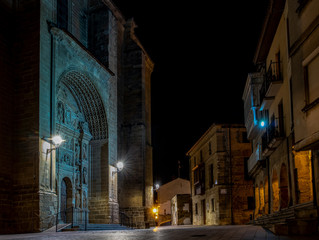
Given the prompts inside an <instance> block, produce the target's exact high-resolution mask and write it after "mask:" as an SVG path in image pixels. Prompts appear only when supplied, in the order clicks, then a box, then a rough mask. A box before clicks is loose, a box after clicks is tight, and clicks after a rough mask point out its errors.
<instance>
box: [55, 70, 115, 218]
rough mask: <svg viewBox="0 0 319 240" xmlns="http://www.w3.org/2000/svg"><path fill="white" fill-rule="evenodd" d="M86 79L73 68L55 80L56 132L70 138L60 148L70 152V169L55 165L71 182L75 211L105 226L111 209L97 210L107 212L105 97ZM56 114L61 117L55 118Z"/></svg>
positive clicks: (106, 124) (107, 146)
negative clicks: (85, 214) (83, 213)
mask: <svg viewBox="0 0 319 240" xmlns="http://www.w3.org/2000/svg"><path fill="white" fill-rule="evenodd" d="M88 76H89V75H86V74H84V73H82V72H80V71H77V70H73V69H72V70H69V71H67V72H65V73H64V74H62V75H61V77H60V79H59V81H58V84H57V98H58V100H57V103H56V107H57V116H56V120H57V122H56V125H57V132H59V131H60V132H61V133H62V134H65V136H67V137H68V138H69V139H71V140H70V141H66V142H67V143H68V142H70V143H68V144H66V145H65V146H63V145H61V146H60V148H59V151H60V152H61V151H64V154H65V153H70V156H71V157H70V159H71V161H70V162H71V164H70V165H71V166H73V168H70V167H68V166H65V165H63V164H60V163H61V162H62V161H59V164H58V166H59V167H62V168H64V169H62V170H63V171H64V172H66V173H67V174H68V176H70V177H71V178H72V179H73V185H74V194H73V204H74V207H75V210H76V211H79V212H84V211H86V210H90V214H89V216H88V217H89V222H91V223H108V221H110V219H111V218H110V214H111V213H110V212H111V211H110V210H109V211H103V213H100V214H98V209H100V208H103V209H110V207H109V199H108V197H107V196H108V188H109V181H108V179H109V178H108V168H109V161H108V159H109V153H108V149H109V144H108V123H107V117H106V108H105V102H106V99H105V96H106V95H103V94H104V92H103V89H102V90H101V92H100V93H101V94H102V95H100V93H99V91H98V90H97V88H96V86H95V84H94V83H95V82H94V79H93V80H91V78H89V77H88ZM102 96H103V97H104V98H102ZM59 107H60V108H61V109H59ZM68 111H69V112H68ZM59 113H61V116H58V114H59ZM62 113H63V114H62ZM69 116H71V117H69ZM68 145H70V146H71V147H68ZM63 148H67V149H63ZM65 159H66V160H68V159H69V158H67V157H66V158H65ZM95 215H99V216H95ZM82 217H83V216H82Z"/></svg>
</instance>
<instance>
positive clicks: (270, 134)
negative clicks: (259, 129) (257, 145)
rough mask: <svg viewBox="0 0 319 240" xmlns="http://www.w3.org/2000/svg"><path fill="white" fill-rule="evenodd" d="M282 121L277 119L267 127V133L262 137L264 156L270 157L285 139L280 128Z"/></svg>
mask: <svg viewBox="0 0 319 240" xmlns="http://www.w3.org/2000/svg"><path fill="white" fill-rule="evenodd" d="M281 121H282V120H280V119H275V120H273V121H272V122H271V123H270V125H269V126H268V127H267V129H266V132H265V133H264V134H263V135H262V137H261V141H262V156H263V157H268V156H270V155H271V154H272V153H273V152H274V151H275V150H276V148H277V147H278V146H279V144H280V143H281V142H282V140H283V138H284V134H283V130H281V129H280V128H279V123H280V122H281Z"/></svg>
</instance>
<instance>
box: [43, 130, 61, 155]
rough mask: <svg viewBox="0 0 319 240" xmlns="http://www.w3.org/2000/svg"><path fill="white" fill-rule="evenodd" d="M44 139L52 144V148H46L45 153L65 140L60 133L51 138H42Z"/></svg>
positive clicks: (56, 147)
mask: <svg viewBox="0 0 319 240" xmlns="http://www.w3.org/2000/svg"><path fill="white" fill-rule="evenodd" d="M43 139H44V140H45V141H47V142H49V143H50V144H53V145H54V148H48V149H47V154H49V153H50V152H52V151H53V150H56V149H58V147H60V145H61V144H62V143H63V142H65V140H64V139H62V137H61V136H60V135H55V136H53V137H52V138H45V137H44V138H43Z"/></svg>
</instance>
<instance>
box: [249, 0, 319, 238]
mask: <svg viewBox="0 0 319 240" xmlns="http://www.w3.org/2000/svg"><path fill="white" fill-rule="evenodd" d="M318 24H319V1H307V0H306V1H295V0H287V1H284V0H270V1H269V9H268V11H267V13H266V17H265V22H264V25H263V28H262V34H261V36H260V39H259V42H258V47H257V49H256V52H255V56H254V63H255V65H256V67H257V71H256V72H255V73H250V74H248V77H247V82H246V86H245V90H244V94H243V101H244V115H245V126H246V128H247V137H248V138H249V139H250V141H251V142H252V147H253V149H252V155H251V156H250V158H249V160H248V173H249V176H250V177H252V178H253V179H254V187H255V206H256V207H255V211H254V219H255V220H254V223H255V224H258V225H263V226H266V227H268V228H270V229H271V230H272V231H274V232H275V233H279V234H281V233H285V234H303V233H311V232H314V231H316V230H317V229H316V228H317V222H318V210H317V206H318V203H319V198H318V193H319V167H318V166H319V164H318V163H319V148H318V146H319V134H318V132H319V124H318V119H319V108H318V103H319V80H318V79H319V71H318V69H319V37H318V36H319V29H318V27H317V26H318Z"/></svg>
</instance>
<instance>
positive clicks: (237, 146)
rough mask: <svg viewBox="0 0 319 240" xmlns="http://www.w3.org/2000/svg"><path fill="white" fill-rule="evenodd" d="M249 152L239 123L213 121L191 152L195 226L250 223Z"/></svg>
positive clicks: (244, 130)
mask: <svg viewBox="0 0 319 240" xmlns="http://www.w3.org/2000/svg"><path fill="white" fill-rule="evenodd" d="M250 154H251V147H250V143H249V141H247V138H246V129H245V127H244V126H243V125H240V124H229V125H227V124H213V125H212V126H211V127H210V128H209V129H208V130H207V131H206V132H205V133H204V135H203V136H202V137H201V138H200V139H199V140H198V141H197V142H196V144H195V145H194V146H193V147H192V148H191V149H190V150H189V151H188V153H187V156H189V161H190V179H191V190H192V207H193V210H192V211H193V224H194V225H223V224H245V223H248V221H249V219H250V216H251V215H252V213H253V211H252V209H253V206H251V203H253V196H254V193H253V183H252V181H251V180H248V179H247V174H245V164H246V163H247V160H248V157H249V156H250Z"/></svg>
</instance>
